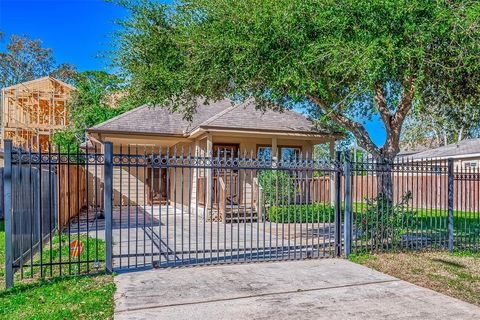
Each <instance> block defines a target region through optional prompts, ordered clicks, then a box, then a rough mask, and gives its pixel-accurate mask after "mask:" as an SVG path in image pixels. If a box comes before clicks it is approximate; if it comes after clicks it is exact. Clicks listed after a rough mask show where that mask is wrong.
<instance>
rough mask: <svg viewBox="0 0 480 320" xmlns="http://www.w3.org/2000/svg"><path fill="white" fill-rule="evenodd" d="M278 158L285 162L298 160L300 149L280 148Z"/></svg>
mask: <svg viewBox="0 0 480 320" xmlns="http://www.w3.org/2000/svg"><path fill="white" fill-rule="evenodd" d="M280 157H281V158H282V160H285V161H294V160H298V159H299V158H300V148H290V147H282V148H280Z"/></svg>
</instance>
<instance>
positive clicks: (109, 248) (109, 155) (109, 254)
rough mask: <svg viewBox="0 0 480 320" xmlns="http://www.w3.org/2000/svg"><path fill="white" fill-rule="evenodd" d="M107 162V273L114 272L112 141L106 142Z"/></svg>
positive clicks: (105, 168)
mask: <svg viewBox="0 0 480 320" xmlns="http://www.w3.org/2000/svg"><path fill="white" fill-rule="evenodd" d="M104 146H105V162H104V168H103V169H104V179H105V182H104V188H103V193H104V194H103V199H104V202H105V203H104V206H103V207H104V211H105V246H106V248H105V255H106V257H105V269H106V272H107V273H112V271H113V264H112V250H113V248H112V243H113V241H112V195H113V184H112V182H113V181H112V180H113V145H112V143H111V142H105V144H104Z"/></svg>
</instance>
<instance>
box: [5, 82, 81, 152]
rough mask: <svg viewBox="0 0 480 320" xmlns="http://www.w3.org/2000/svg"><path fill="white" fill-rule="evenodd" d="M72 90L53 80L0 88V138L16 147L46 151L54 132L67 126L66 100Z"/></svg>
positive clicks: (64, 84) (72, 88)
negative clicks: (0, 109) (0, 134)
mask: <svg viewBox="0 0 480 320" xmlns="http://www.w3.org/2000/svg"><path fill="white" fill-rule="evenodd" d="M74 89H75V88H74V87H73V86H71V85H69V84H67V83H65V82H63V81H60V80H57V79H54V78H52V77H44V78H39V79H36V80H32V81H28V82H23V83H19V84H16V85H13V86H10V87H7V88H3V89H2V100H1V102H2V113H1V114H2V139H1V147H2V149H3V146H4V142H5V140H6V139H11V140H12V143H13V145H14V146H15V147H20V148H25V149H27V148H29V147H30V146H31V148H32V150H33V151H36V152H38V151H39V150H41V151H47V150H48V144H49V142H51V138H52V135H53V134H54V132H55V130H58V129H63V128H65V126H67V125H68V117H67V101H68V100H69V99H70V94H71V91H72V90H74Z"/></svg>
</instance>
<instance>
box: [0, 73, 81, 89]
mask: <svg viewBox="0 0 480 320" xmlns="http://www.w3.org/2000/svg"><path fill="white" fill-rule="evenodd" d="M47 79H49V80H52V81H56V82H59V83H60V84H62V85H64V86H67V87H69V88H70V89H73V90H75V89H76V88H75V87H74V86H72V85H71V84H68V83H66V82H65V81H62V80H60V79H57V78H54V77H52V76H44V77H40V78H36V79H32V80H28V81H23V82H19V83H15V84H12V85H10V86H8V87H4V88H2V90H5V89H13V88H16V87H18V86H22V85H23V86H28V85H30V84H32V83H35V82H39V81H43V80H47Z"/></svg>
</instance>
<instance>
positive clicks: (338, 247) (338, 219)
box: [334, 151, 342, 257]
mask: <svg viewBox="0 0 480 320" xmlns="http://www.w3.org/2000/svg"><path fill="white" fill-rule="evenodd" d="M340 156H341V152H340V151H337V152H336V154H335V184H334V187H335V204H334V205H335V256H337V257H340V256H341V254H342V213H341V201H342V199H341V194H342V192H341V184H342V183H341V181H342V180H341V177H342V176H341V174H342V167H341V164H340Z"/></svg>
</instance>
